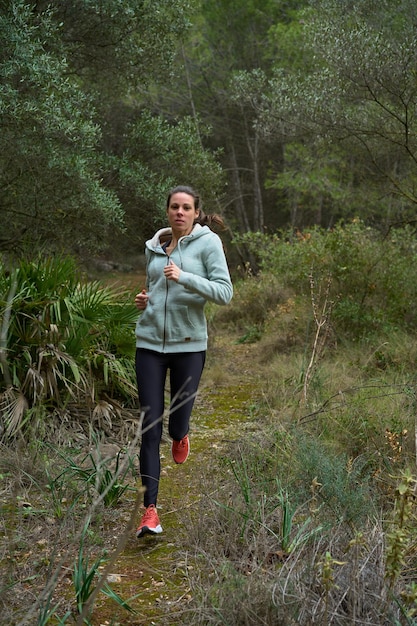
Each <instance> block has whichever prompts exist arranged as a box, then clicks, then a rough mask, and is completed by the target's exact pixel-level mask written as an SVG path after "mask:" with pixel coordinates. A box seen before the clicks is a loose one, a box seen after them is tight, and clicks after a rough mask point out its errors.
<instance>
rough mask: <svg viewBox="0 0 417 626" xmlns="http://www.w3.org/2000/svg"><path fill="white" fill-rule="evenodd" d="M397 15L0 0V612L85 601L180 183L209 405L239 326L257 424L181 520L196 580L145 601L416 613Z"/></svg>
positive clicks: (414, 135) (66, 609)
mask: <svg viewBox="0 0 417 626" xmlns="http://www.w3.org/2000/svg"><path fill="white" fill-rule="evenodd" d="M416 28H417V5H416V3H415V1H414V0H378V1H377V0H356V1H353V0H352V1H350V0H342V1H340V0H337V1H336V0H309V1H307V0H304V1H291V0H288V1H280V0H265V1H263V0H229V1H226V0H223V1H221V0H204V1H200V0H149V1H148V0H140V1H139V0H100V1H99V0H74V1H71V2H70V1H66V0H59V1H58V0H56V1H49V2H48V1H43V0H39V1H32V2H30V1H29V0H9V1H7V0H0V44H1V45H0V77H1V78H0V125H1V133H0V148H1V149H0V220H1V221H0V223H1V228H0V254H1V271H0V301H1V334H0V371H1V374H2V377H1V378H0V394H1V395H0V416H1V422H0V437H1V457H0V459H1V465H0V478H1V496H2V509H1V513H2V515H1V525H2V526H1V528H2V534H1V537H2V542H1V544H0V547H1V551H0V559H1V564H2V572H3V573H4V578H3V579H2V584H1V587H0V601H1V608H2V613H3V614H4V615H5V616H6V620H7V622H5V623H8V624H14V623H16V624H25V623H30V624H32V623H35V621H34V620H36V623H37V624H38V626H41V625H43V624H47V623H53V624H67V623H74V622H76V623H77V624H78V623H80V624H81V623H82V622H84V623H88V620H90V622H91V623H93V621H94V619H96V620H98V621H99V623H101V622H100V619H101V617H102V615H108V613H106V609H103V610H104V613H102V614H100V613H99V614H98V615H97V616H96V615H93V614H92V610H93V607H94V603H95V601H96V593H97V594H98V592H99V591H102V590H103V589H104V590H106V591H107V594H108V595H109V594H110V596H111V590H109V588H108V587H106V586H105V583H106V579H105V578H103V577H101V578H100V576H99V567H101V566H102V564H103V563H104V561H105V556H104V552H103V543H104V545H105V547H106V550H109V549H112V540H113V539H114V538H112V536H111V533H110V531H109V532H107V534H105V530H104V529H105V528H107V527H109V526H110V525H111V524H112V523H113V521H112V520H113V519H114V518H115V517H117V516H118V515H119V513H120V511H123V512H124V513H126V511H127V510H130V508H132V506H134V504H132V501H131V500H130V501H129V499H128V495H129V493H130V490H131V489H132V490H133V491H135V488H134V487H132V485H135V484H136V479H137V475H136V474H135V460H134V459H135V457H136V447H137V443H138V440H137V430H138V428H137V427H138V406H137V398H136V389H135V379H134V369H133V351H134V346H133V344H132V333H133V324H134V322H135V319H136V316H137V310H136V309H135V307H134V306H133V304H132V296H133V293H132V292H133V289H137V281H138V280H139V279H140V280H142V279H143V248H144V242H145V240H146V239H147V238H148V237H149V236H151V235H152V234H153V233H154V231H155V230H156V229H157V228H158V227H160V226H163V225H165V200H166V196H167V193H168V191H169V189H170V187H171V186H173V185H176V184H191V185H192V186H194V187H195V188H197V189H198V190H199V192H200V193H201V195H202V198H203V203H204V208H205V210H206V211H207V212H219V213H221V214H222V215H223V216H224V218H225V220H226V223H227V231H226V232H225V233H223V235H222V236H223V237H224V241H225V246H226V250H227V256H228V259H229V263H230V268H231V272H232V275H233V279H234V285H235V297H234V300H233V302H232V304H231V305H230V306H229V307H227V308H226V309H224V310H217V309H216V307H211V306H209V307H208V309H207V316H208V320H209V326H210V329H211V338H212V339H211V340H212V341H213V345H212V348H213V354H214V360H213V362H209V363H208V377H209V382H208V386H209V387H210V389H211V394H212V395H211V396H210V397H211V398H214V397H215V391H216V390H217V388H219V389H220V394H221V393H222V392H221V390H222V389H223V394H224V395H223V397H222V398H223V399H222V403H223V404H222V405H221V409H220V411H219V412H220V413H221V414H222V415H223V414H225V415H226V417H229V415H228V410H229V409H230V406H231V405H230V402H231V399H230V398H231V397H232V398H233V399H236V398H237V399H238V400H239V399H240V400H241V399H242V398H241V393H242V391H241V387H242V380H241V379H240V378H239V375H240V369H241V368H243V367H244V366H245V367H246V365H245V363H244V362H241V361H240V358H241V357H240V354H241V353H240V352H239V347H240V346H242V345H244V346H252V347H253V346H255V347H256V348H254V349H253V350H252V348H250V350H251V352H250V355H251V356H250V359H251V360H250V367H246V369H245V372H246V374H247V375H248V376H250V377H252V378H251V383H250V384H251V388H250V391H249V396H250V398H251V399H252V402H251V404H250V405H249V404H248V403H245V402H241V403H240V404H241V405H242V406H244V407H245V410H247V413H248V415H247V416H246V417H247V418H248V419H249V418H250V419H253V421H254V424H255V427H254V428H253V430H251V431H250V433H249V436H248V437H245V435H244V433H243V432H242V434H239V437H238V441H237V442H236V441H235V442H234V444H233V445H230V447H229V448H228V449H227V451H224V452H223V453H222V454H223V466H222V468H220V474H221V477H217V478H216V484H218V485H221V486H222V488H221V490H220V492H219V494H218V495H217V496H216V499H213V497H206V494H204V496H205V497H204V501H203V504H204V506H202V511H201V512H199V511H197V510H196V508H195V507H194V508H193V507H192V510H191V513H190V516H191V517H190V523H189V524H188V527H187V528H188V531H189V532H188V535H187V536H186V537H183V542H182V544H181V531H180V530H179V531H178V537H177V542H178V543H179V544H181V546H180V547H178V548H177V549H178V550H179V552H180V555H179V557H178V559H177V560H179V561H180V562H184V563H185V562H187V563H188V562H191V563H192V566H191V567H190V568H189V569H188V567H187V568H185V570H186V574H185V575H184V578H185V579H186V585H187V586H188V587H189V588H190V589H192V594H191V595H192V597H191V596H190V599H189V603H188V601H187V605H186V606H184V605H181V604H178V605H175V611H176V612H175V611H174V613H175V615H174V617H173V618H172V619H174V622H171V621H170V619H171V618H170V616H169V615H170V612H171V611H172V610H173V604H172V598H171V597H169V598H168V599H167V600H166V603H165V604H164V601H163V600H162V599H161V598H158V607H159V608H158V610H162V612H163V614H164V617H163V618H161V622H160V623H167V624H168V623H175V619H178V620H180V621H179V622H178V623H184V624H185V623H190V624H191V623H192V624H198V623H201V624H208V623H214V624H217V623H229V624H233V625H235V624H260V623H262V624H280V623H282V624H292V623H297V624H298V623H300V624H311V623H318V624H326V625H327V624H363V623H366V624H378V625H380V624H381V623H384V624H407V625H408V624H415V623H416V622H415V616H416V614H417V585H416V583H415V578H416V571H417V561H416V554H417V550H416V545H417V538H416V530H415V529H416V509H415V503H416V498H415V494H416V448H415V441H416V436H417V435H416V433H417V426H416V424H417V422H416V417H415V416H416V406H417V402H416V397H417V392H416V382H415V362H416V356H417V342H416V340H415V333H416V329H417V313H416V308H415V300H416V297H417V272H416V268H417V258H416V255H417V246H416V232H415V222H416V219H415V205H416V200H417V191H416V190H417V168H416V165H417V163H416V157H417V152H416V149H417V132H416V131H417V119H416V107H417V78H416V67H417V37H416ZM98 266H100V267H101V268H107V269H117V270H119V271H122V272H123V278H122V280H123V285H122V287H120V282H119V287H116V286H115V285H114V284H113V283H112V285H110V286H109V281H108V276H107V275H105V274H100V275H98V274H97V267H98ZM97 277H98V278H97ZM112 278H114V276H112ZM216 342H217V344H216ZM216 346H217V351H216ZM219 346H220V349H219ZM225 355H227V356H228V357H229V358H230V361H229V362H223V361H222V356H223V357H224V358H225ZM215 359H217V360H218V363H219V364H220V365H216V362H215ZM216 367H217V368H218V370H217V372H216ZM235 367H236V369H237V371H235V370H234V368H235ZM235 377H236V378H235ZM236 380H238V383H236ZM231 381H232V382H231ZM231 385H232V386H233V389H234V391H233V392H231V388H232V387H231ZM245 393H246V392H245ZM246 399H247V398H246ZM211 401H213V402H214V400H211ZM227 407H229V409H228V408H227ZM205 413H210V411H209V410H208V409H207V407H205ZM238 430H239V429H238ZM242 430H244V429H242ZM103 440H104V441H106V440H111V441H117V442H118V443H120V442H122V441H123V442H125V441H129V445H128V446H127V447H126V446H125V445H124V444H123V445H122V446H121V447H120V448H119V451H118V453H117V454H116V455H115V456H114V457H113V458H112V459H110V460H109V459H107V458H103V457H102V456H101V447H100V446H101V445H102V444H103ZM131 444H132V445H131ZM135 446H136V447H135ZM92 448H94V450H93V451H92ZM220 465H221V464H220ZM115 468H116V469H115ZM201 488H203V483H201ZM135 506H136V505H135ZM117 507H119V508H117ZM123 507H124V508H123ZM86 511H87V512H88V516H87V517H86ZM39 519H41V520H42V522H41V523H40V524H39V523H38V520H39ZM45 520H47V523H45ZM48 520H49V521H48ZM51 520H52V521H51ZM103 520H105V521H104V522H103ZM164 523H165V522H164ZM199 528H204V529H205V532H201V533H200V532H199ZM191 529H192V532H191ZM225 529H226V530H227V532H225ZM46 531H47V533H48V535H47V538H45V536H44V535H42V533H44V534H45V533H46ZM34 537H37V539H38V541H37V542H36V547H35V548H34V547H33V545H32V544H33V541H34ZM126 541H127V539H126ZM33 549H34V550H37V551H38V552H36V554H35V556H34V555H33V553H32V550H33ZM181 550H182V552H181ZM28 554H29V555H30V557H31V558H27V555H28ZM62 555H64V556H62ZM74 555H75V556H74ZM32 557H33V558H32ZM203 557H204V560H201V559H202V558H203ZM64 561H65V562H64ZM170 563H171V562H170ZM161 567H163V566H161ZM169 567H170V565H169ZM64 570H65V571H68V572H71V576H72V580H73V587H74V595H73V596H70V594H69V592H68V587H66V586H65V584H64V583H65V580H66V579H65V576H66V574H65V573H62V572H63V571H64ZM185 570H184V571H185ZM168 573H169V574H170V573H171V570H169V572H168ZM98 580H100V582H97V581H98ZM135 583H136V581H135ZM150 584H151V583H150ZM28 590H30V593H29V594H28V593H27V592H28ZM184 595H185V594H182V596H184ZM34 599H35V600H34ZM111 599H112V600H113V602H116V604H118V605H119V608H121V610H122V609H126V606H128V607H129V605H127V603H124V601H122V600H121V598H120V597H119V596H117V595H114V594H113V596H111ZM133 607H136V605H135V604H134V600H133ZM155 607H156V604H155V606H153V609H152V610H154V609H155V610H156V608H155ZM161 607H162V608H161ZM164 607H165V608H164ZM136 608H137V607H136ZM149 610H150V609H149V607H148V611H149ZM164 610H165V613H164ZM149 615H150V613H149V612H148V613H147V614H146V612H145V614H144V617H143V620H144V621H142V622H141V621H140V619H139V618H133V617H132V622H131V623H132V624H134V623H148V621H149ZM152 615H153V614H152ZM120 619H121V620H122V621H121V623H130V622H127V621H123V619H124V620H127V618H120ZM135 619H137V620H138V621H136V622H135V621H134V620H135ZM85 620H87V622H85ZM146 620H148V621H146ZM164 620H165V621H164ZM187 620H188V622H187Z"/></svg>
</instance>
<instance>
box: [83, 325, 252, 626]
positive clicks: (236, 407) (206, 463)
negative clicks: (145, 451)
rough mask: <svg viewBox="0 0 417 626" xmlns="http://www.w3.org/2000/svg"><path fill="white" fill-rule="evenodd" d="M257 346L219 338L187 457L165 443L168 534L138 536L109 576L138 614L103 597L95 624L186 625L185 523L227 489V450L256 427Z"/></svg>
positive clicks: (124, 511)
mask: <svg viewBox="0 0 417 626" xmlns="http://www.w3.org/2000/svg"><path fill="white" fill-rule="evenodd" d="M255 349H256V347H255V346H254V345H252V344H238V343H236V337H230V336H219V337H216V340H215V342H214V345H213V346H212V347H211V349H210V350H209V354H208V359H207V365H206V368H205V371H204V374H203V379H202V383H201V386H200V391H199V394H198V397H197V398H196V402H195V406H194V410H193V416H192V420H191V427H190V441H191V453H190V456H189V458H188V460H187V462H186V463H185V464H184V465H180V466H177V465H175V463H174V462H173V461H172V459H171V451H170V443H169V442H168V441H164V442H163V444H162V475H161V483H160V493H159V500H158V513H159V516H160V520H161V524H162V527H163V533H162V535H160V536H157V537H153V536H149V535H148V536H145V537H143V538H142V539H140V540H139V539H136V537H135V535H134V533H133V535H132V536H130V537H129V539H128V541H127V544H126V545H125V547H124V550H123V551H122V553H121V554H120V556H119V557H118V559H117V562H116V564H115V567H114V571H113V572H112V576H111V578H110V580H111V581H113V582H112V587H113V589H114V590H115V591H117V592H118V593H120V595H121V596H122V597H123V598H124V599H130V600H129V602H130V605H131V606H132V607H133V608H134V609H135V611H136V613H135V614H130V613H128V612H127V611H125V610H123V609H121V608H119V607H117V605H116V604H115V603H114V602H111V601H109V600H107V599H104V596H102V594H100V595H101V597H99V598H98V601H97V603H96V605H95V609H94V613H93V619H92V624H93V626H100V625H104V624H109V625H110V624H113V625H114V626H115V625H116V624H120V625H122V624H123V625H139V624H147V625H149V624H158V625H161V626H162V625H165V624H167V625H168V624H169V625H175V624H181V623H182V620H181V617H180V615H181V613H182V612H183V611H184V606H185V605H186V604H187V603H188V602H190V601H191V600H192V590H191V589H190V585H189V582H188V572H189V570H190V568H193V567H196V565H195V563H193V562H191V561H190V557H189V556H187V560H185V558H184V555H186V554H189V541H187V537H188V532H187V530H188V529H187V527H186V524H189V523H190V521H189V520H190V519H193V516H192V512H193V509H195V510H197V509H201V507H202V506H203V507H204V499H205V498H210V497H213V498H215V497H216V494H217V493H218V491H219V489H221V485H220V484H219V480H218V478H217V472H218V469H219V466H220V464H221V461H222V458H223V457H224V455H225V454H226V451H227V447H228V446H230V445H231V443H232V442H233V441H236V440H239V439H240V438H241V436H242V431H243V430H245V431H247V430H250V429H251V428H255V427H256V423H255V422H254V420H253V418H252V414H253V407H254V405H255V403H256V401H257V398H259V395H260V388H259V385H258V379H257V374H256V368H254V363H253V362H252V356H253V353H254V350H255ZM133 497H134V496H133V495H132V505H133ZM132 505H130V506H129V502H125V503H124V504H123V506H122V508H121V510H120V516H119V519H116V518H115V520H114V539H115V540H116V538H117V533H118V532H120V529H121V528H122V527H123V526H126V524H127V523H128V519H129V516H130V511H131V508H132ZM185 511H186V513H187V514H186V515H185V514H184V513H185ZM190 513H191V515H190ZM196 518H197V516H196ZM184 520H186V521H185V525H184ZM199 520H200V523H201V516H200V517H199ZM187 551H188V552H187Z"/></svg>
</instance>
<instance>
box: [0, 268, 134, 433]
mask: <svg viewBox="0 0 417 626" xmlns="http://www.w3.org/2000/svg"><path fill="white" fill-rule="evenodd" d="M0 303H1V311H2V319H1V328H2V332H1V362H0V367H1V371H2V374H3V376H2V383H1V384H2V387H1V389H0V391H1V398H2V414H3V417H4V426H3V435H6V436H11V435H13V434H14V433H16V432H17V431H18V430H19V429H20V428H21V427H22V426H23V423H24V420H25V416H26V417H27V416H28V410H36V409H39V410H40V411H42V410H43V409H44V408H47V407H49V409H51V408H53V407H58V408H59V409H63V408H64V407H65V405H66V403H67V402H69V401H73V402H76V401H80V400H81V399H83V400H84V401H88V398H90V404H91V399H92V400H93V402H94V401H95V402H98V401H99V400H100V399H101V397H102V394H107V396H108V397H110V398H111V397H116V398H119V399H120V400H122V401H123V402H128V403H131V402H133V401H134V399H135V398H136V388H135V383H134V380H135V377H134V368H133V351H134V342H133V339H132V338H133V325H134V322H135V320H136V318H137V310H136V307H135V306H134V305H133V304H132V303H131V302H130V301H129V296H128V295H127V294H124V293H122V292H115V291H112V290H111V289H109V288H105V287H103V286H102V285H100V284H99V283H98V282H92V283H85V282H83V281H82V280H81V275H80V273H79V271H78V269H77V267H76V264H75V262H74V261H73V260H72V259H70V258H60V257H55V258H53V259H41V258H39V259H38V260H37V261H36V262H26V261H22V262H21V263H20V265H19V266H18V268H17V269H16V270H14V271H11V272H9V271H8V270H6V268H5V267H4V266H3V267H2V268H1V272H0ZM93 408H94V405H93Z"/></svg>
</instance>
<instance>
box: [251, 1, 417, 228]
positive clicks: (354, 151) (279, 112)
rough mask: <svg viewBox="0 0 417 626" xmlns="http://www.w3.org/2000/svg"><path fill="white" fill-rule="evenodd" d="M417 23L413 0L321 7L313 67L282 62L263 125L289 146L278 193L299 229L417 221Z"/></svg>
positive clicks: (315, 14) (309, 61)
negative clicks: (349, 218) (352, 221)
mask: <svg viewBox="0 0 417 626" xmlns="http://www.w3.org/2000/svg"><path fill="white" fill-rule="evenodd" d="M300 18H301V16H300ZM416 19H417V9H416V5H415V3H414V2H412V1H410V0H406V1H405V2H402V1H401V2H400V1H395V2H387V1H385V0H384V1H382V2H378V3H375V2H373V0H361V1H360V2H355V3H352V2H349V1H346V2H335V1H333V0H322V1H320V2H312V3H311V8H309V9H308V10H306V11H305V12H304V13H303V14H302V20H301V26H302V29H301V32H300V38H299V48H300V49H301V55H302V58H303V59H305V64H304V67H302V66H301V65H300V63H299V62H298V61H297V62H296V63H295V64H294V65H293V66H292V67H290V66H286V67H285V68H283V67H282V65H281V64H280V63H279V62H278V63H276V65H275V76H274V77H273V79H272V80H271V81H270V83H269V85H268V87H269V91H268V93H265V98H264V101H263V102H262V106H261V110H262V112H261V113H260V115H259V117H258V123H259V125H260V126H261V127H262V129H263V131H264V132H265V133H266V134H268V135H269V136H271V135H272V136H274V137H280V138H281V140H282V142H283V143H284V144H285V150H284V155H285V168H284V171H277V173H276V174H274V175H273V176H271V177H270V185H271V186H272V187H274V188H277V189H281V190H285V192H286V194H287V197H288V198H289V199H290V202H291V203H292V205H293V207H294V210H295V212H294V213H293V215H292V219H291V221H292V223H293V224H294V225H303V224H305V223H306V222H307V223H312V222H316V223H317V222H318V223H324V224H327V225H328V224H331V223H332V222H333V221H334V220H335V219H337V218H338V217H340V216H346V215H354V214H355V213H357V214H360V215H361V216H362V217H366V218H368V219H373V220H374V221H376V222H381V221H383V222H384V223H385V224H388V223H392V222H399V221H402V220H406V219H409V218H410V216H412V215H413V213H414V205H415V203H416V195H415V183H416V156H417V151H416V150H417V143H416V141H415V137H416V130H417V128H416V119H415V114H414V111H415V106H416V101H417V83H416V81H415V71H414V68H415V64H416V60H417V44H416V39H415V28H414V24H415V20H416ZM277 34H278V33H277ZM277 45H278V44H277ZM301 172H302V176H301V174H300V173H301ZM319 179H320V184H319V185H318V184H317V183H318V182H319ZM306 207H313V208H314V212H313V214H311V212H310V213H309V211H308V209H307V210H306Z"/></svg>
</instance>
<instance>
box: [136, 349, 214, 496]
mask: <svg viewBox="0 0 417 626" xmlns="http://www.w3.org/2000/svg"><path fill="white" fill-rule="evenodd" d="M205 359H206V353H205V351H202V352H180V353H173V354H162V353H160V352H154V351H153V350H145V349H143V348H137V349H136V379H137V382H138V392H139V403H140V406H141V410H142V411H143V412H144V419H143V424H142V443H141V448H140V455H139V460H140V473H141V477H142V485H143V486H144V487H145V494H144V505H145V506H149V505H150V504H155V505H156V500H157V496H158V486H159V475H160V471H161V462H160V456H159V446H160V443H161V437H162V420H163V415H164V409H165V403H164V392H165V381H166V375H167V371H168V369H169V370H170V387H171V402H170V407H169V422H168V432H169V435H170V436H171V437H172V439H174V440H175V441H179V440H180V439H182V438H183V437H185V435H186V434H187V433H188V429H189V423H190V416H191V411H192V408H193V404H194V398H195V394H196V392H197V389H198V384H199V382H200V378H201V374H202V372H203V368H204V363H205Z"/></svg>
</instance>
